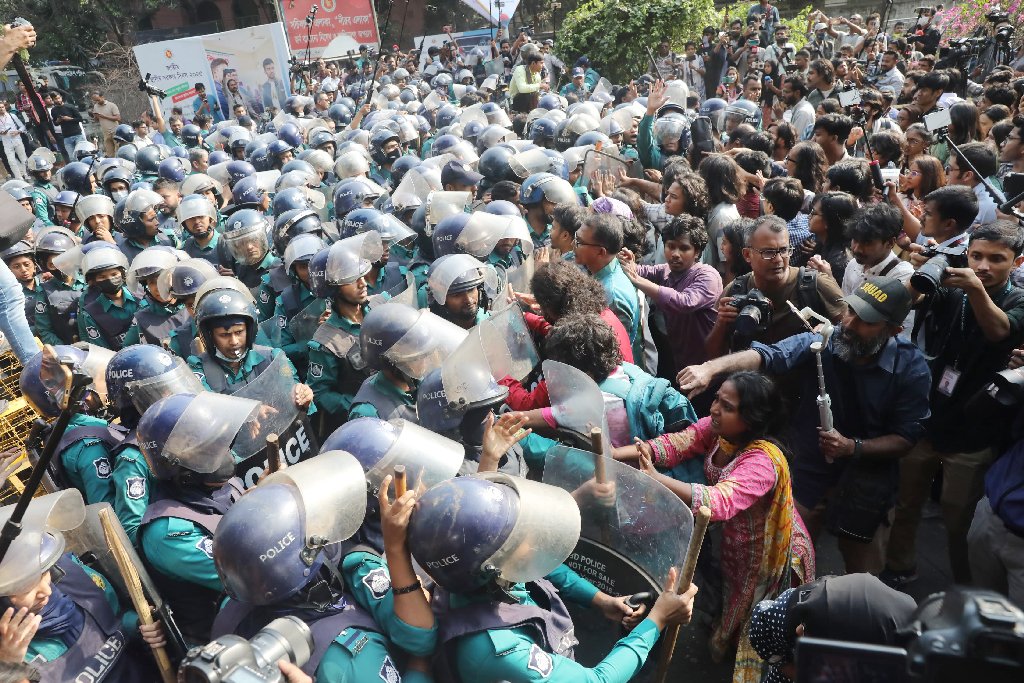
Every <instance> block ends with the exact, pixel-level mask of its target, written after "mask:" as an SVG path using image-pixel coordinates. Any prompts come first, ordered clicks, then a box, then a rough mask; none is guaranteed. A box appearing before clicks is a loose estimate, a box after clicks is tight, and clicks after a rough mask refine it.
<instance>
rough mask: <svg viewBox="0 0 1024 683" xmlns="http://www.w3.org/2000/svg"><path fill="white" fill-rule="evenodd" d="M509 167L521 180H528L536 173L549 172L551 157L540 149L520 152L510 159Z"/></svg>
mask: <svg viewBox="0 0 1024 683" xmlns="http://www.w3.org/2000/svg"><path fill="white" fill-rule="evenodd" d="M508 163H509V166H511V167H512V171H513V172H515V174H516V175H517V176H519V177H520V178H523V179H526V178H528V177H529V176H531V175H533V174H534V173H541V172H548V171H550V170H551V157H549V156H548V155H547V154H545V153H544V150H543V149H540V148H539V147H537V148H534V149H529V150H526V151H525V152H519V153H517V154H515V155H513V156H512V158H511V159H509V162H508Z"/></svg>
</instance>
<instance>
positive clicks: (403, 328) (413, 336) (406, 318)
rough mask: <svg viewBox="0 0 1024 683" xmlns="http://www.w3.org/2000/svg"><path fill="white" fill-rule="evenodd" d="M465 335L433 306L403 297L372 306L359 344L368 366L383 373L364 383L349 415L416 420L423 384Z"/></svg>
mask: <svg viewBox="0 0 1024 683" xmlns="http://www.w3.org/2000/svg"><path fill="white" fill-rule="evenodd" d="M465 337H466V333H465V331H464V330H462V329H461V328H459V327H458V326H456V325H453V324H452V323H450V322H448V321H447V320H444V319H443V318H440V317H439V316H436V315H434V314H433V313H431V312H430V311H420V310H416V309H415V308H412V307H411V306H407V305H405V304H402V303H397V302H396V303H389V304H388V305H386V306H379V307H377V308H375V309H373V310H371V311H370V312H369V313H367V314H366V317H365V318H364V319H363V325H362V329H361V330H360V331H359V346H360V352H361V354H362V356H363V361H364V362H365V363H366V366H367V367H368V368H371V369H373V370H376V371H377V372H375V373H374V374H373V375H371V376H370V377H367V378H366V379H365V380H364V381H363V384H362V386H361V387H359V391H357V392H356V395H355V398H353V399H352V409H351V410H350V411H349V417H350V418H355V417H380V418H383V419H385V420H390V419H392V418H401V419H404V420H410V421H415V420H416V385H417V383H418V382H419V380H421V379H422V378H423V376H424V375H426V374H427V373H428V372H430V371H431V370H433V369H435V368H437V367H440V365H441V361H443V360H444V359H445V358H446V357H448V356H449V355H450V354H451V353H452V352H453V351H455V349H456V348H458V346H459V344H460V343H461V342H462V340H463V339H464V338H465Z"/></svg>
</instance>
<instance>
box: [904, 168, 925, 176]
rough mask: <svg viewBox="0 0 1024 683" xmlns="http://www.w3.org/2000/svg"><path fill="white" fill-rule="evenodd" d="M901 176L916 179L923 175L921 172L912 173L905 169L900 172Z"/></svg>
mask: <svg viewBox="0 0 1024 683" xmlns="http://www.w3.org/2000/svg"><path fill="white" fill-rule="evenodd" d="M900 175H902V176H909V177H911V178H916V177H918V176H919V175H921V172H920V171H911V170H908V169H906V168H905V169H903V170H902V171H901V172H900Z"/></svg>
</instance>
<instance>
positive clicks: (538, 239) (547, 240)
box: [530, 223, 551, 249]
mask: <svg viewBox="0 0 1024 683" xmlns="http://www.w3.org/2000/svg"><path fill="white" fill-rule="evenodd" d="M530 239H531V240H532V241H533V248H534V249H540V248H541V247H550V246H551V224H550V223H549V224H548V225H546V226H544V232H542V233H541V234H539V235H538V234H537V233H535V232H534V231H533V226H532V225H531V226H530Z"/></svg>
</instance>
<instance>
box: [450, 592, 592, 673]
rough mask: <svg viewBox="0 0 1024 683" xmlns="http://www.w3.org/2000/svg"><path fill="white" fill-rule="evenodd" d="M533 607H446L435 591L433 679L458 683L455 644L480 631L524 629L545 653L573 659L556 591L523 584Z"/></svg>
mask: <svg viewBox="0 0 1024 683" xmlns="http://www.w3.org/2000/svg"><path fill="white" fill-rule="evenodd" d="M526 590H527V591H528V592H529V593H530V597H531V598H533V600H534V602H536V603H537V604H536V605H521V604H519V603H513V604H509V603H505V602H481V603H475V604H470V605H466V606H464V607H456V608H454V609H452V608H450V607H449V595H448V593H447V591H445V590H444V589H442V588H441V587H439V586H435V588H434V599H433V608H434V614H435V615H436V616H437V620H438V632H437V640H438V643H439V644H440V645H441V647H439V648H438V651H437V653H436V655H435V660H434V666H435V671H434V675H435V677H436V678H437V680H441V681H459V680H461V679H460V678H459V676H458V673H457V672H458V666H457V665H456V650H455V641H456V640H457V639H458V638H461V637H462V636H468V635H471V634H474V633H480V632H482V631H490V630H492V629H495V630H507V629H514V628H526V629H528V630H529V632H530V637H531V638H532V639H533V640H534V641H535V642H536V643H537V645H539V646H540V648H541V649H542V650H544V652H546V653H549V654H556V655H560V656H562V657H567V658H568V659H573V648H574V647H575V646H576V644H577V643H578V642H579V641H577V640H576V635H575V627H574V626H573V623H572V617H570V616H569V610H567V609H566V607H565V603H564V602H562V598H561V597H559V595H558V591H557V590H555V587H554V586H553V585H551V583H550V582H549V581H547V580H545V579H538V580H536V581H531V582H530V583H527V584H526Z"/></svg>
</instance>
